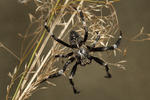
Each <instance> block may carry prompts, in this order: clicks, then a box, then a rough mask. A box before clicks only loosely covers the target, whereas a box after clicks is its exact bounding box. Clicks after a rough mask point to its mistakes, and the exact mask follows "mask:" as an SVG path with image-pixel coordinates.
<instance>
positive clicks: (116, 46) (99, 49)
mask: <svg viewBox="0 0 150 100" xmlns="http://www.w3.org/2000/svg"><path fill="white" fill-rule="evenodd" d="M121 39H122V32H121V31H120V36H119V38H118V40H117V42H116V43H115V44H114V45H112V46H107V47H96V48H93V47H90V46H87V48H88V49H89V50H90V51H107V50H114V49H116V48H118V46H119V45H120V42H121Z"/></svg>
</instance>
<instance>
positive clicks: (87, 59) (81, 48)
mask: <svg viewBox="0 0 150 100" xmlns="http://www.w3.org/2000/svg"><path fill="white" fill-rule="evenodd" d="M79 13H80V18H81V21H82V24H83V28H84V31H85V35H84V38H82V37H81V36H80V35H79V34H78V33H77V32H75V31H73V30H72V31H71V32H70V37H69V40H70V44H68V43H66V42H64V41H62V40H60V39H58V38H57V37H55V35H54V34H52V35H51V36H52V38H53V39H54V40H55V41H57V42H58V43H60V44H62V45H64V46H66V47H68V48H71V49H72V52H69V53H68V54H66V55H62V54H60V55H55V57H62V58H69V59H68V61H67V62H66V63H65V65H64V66H63V69H61V70H59V71H58V72H57V73H55V74H53V75H50V76H49V77H48V78H55V77H58V76H61V75H62V74H63V73H64V72H65V71H66V69H67V67H68V65H69V64H71V63H72V62H73V61H76V63H75V65H74V66H73V67H72V70H71V72H70V76H69V82H70V84H71V85H72V88H73V91H74V93H75V94H78V93H79V91H78V90H77V89H76V88H75V85H74V82H73V77H74V75H75V73H76V70H77V67H78V65H80V66H85V65H87V64H90V63H91V62H92V60H94V61H95V62H97V63H98V64H100V65H102V66H104V67H105V70H106V76H105V78H111V74H110V72H109V67H108V64H107V63H105V62H104V61H103V60H102V59H100V58H98V57H94V56H92V55H90V52H102V51H108V50H114V49H116V48H117V47H118V46H119V44H120V41H121V39H122V32H121V31H120V36H119V38H118V40H117V41H116V43H115V44H114V45H112V46H107V47H94V46H93V47H92V46H88V45H85V43H86V41H87V39H88V28H87V26H86V22H85V19H84V15H83V12H82V11H80V12H79ZM45 29H46V30H47V32H50V29H49V28H48V26H47V23H45ZM48 78H47V79H48ZM47 79H45V80H43V81H42V82H44V81H46V80H47Z"/></svg>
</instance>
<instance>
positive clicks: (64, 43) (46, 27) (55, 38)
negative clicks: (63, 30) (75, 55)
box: [44, 22, 72, 48]
mask: <svg viewBox="0 0 150 100" xmlns="http://www.w3.org/2000/svg"><path fill="white" fill-rule="evenodd" d="M44 27H45V29H46V30H47V32H50V29H49V27H48V26H47V22H45V24H44ZM51 36H52V37H53V39H54V40H56V41H57V42H59V43H60V44H62V45H64V46H66V47H69V48H72V46H71V45H70V44H68V43H66V42H64V41H62V40H60V39H58V38H57V37H55V35H54V34H52V35H51Z"/></svg>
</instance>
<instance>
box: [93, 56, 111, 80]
mask: <svg viewBox="0 0 150 100" xmlns="http://www.w3.org/2000/svg"><path fill="white" fill-rule="evenodd" d="M90 59H91V60H94V61H95V62H97V63H99V64H100V65H103V66H104V67H105V70H106V73H107V75H106V76H105V78H111V74H110V73H109V67H108V64H106V63H105V62H104V61H103V60H101V59H99V58H97V57H94V56H90Z"/></svg>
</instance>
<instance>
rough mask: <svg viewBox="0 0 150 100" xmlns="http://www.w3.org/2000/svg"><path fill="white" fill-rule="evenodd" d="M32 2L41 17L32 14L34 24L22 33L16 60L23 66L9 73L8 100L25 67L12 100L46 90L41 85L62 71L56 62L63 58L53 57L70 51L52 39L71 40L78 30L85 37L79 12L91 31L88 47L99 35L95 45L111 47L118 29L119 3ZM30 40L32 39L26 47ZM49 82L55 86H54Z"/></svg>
mask: <svg viewBox="0 0 150 100" xmlns="http://www.w3.org/2000/svg"><path fill="white" fill-rule="evenodd" d="M29 1H31V0H19V2H21V3H23V4H24V3H27V2H29ZM33 1H34V3H35V4H36V6H37V8H36V9H35V12H36V14H37V13H38V15H37V16H36V15H35V16H34V15H32V14H29V19H30V22H31V24H30V25H29V27H28V28H27V30H26V32H25V34H24V35H22V34H21V33H20V34H19V36H20V37H21V38H23V41H22V47H21V50H22V51H21V58H19V57H18V58H17V59H18V60H19V61H20V64H19V65H18V66H17V67H15V70H14V72H13V73H9V77H10V78H11V83H10V85H8V88H7V96H6V100H9V96H10V91H11V88H12V86H13V84H14V83H15V80H16V78H18V77H17V76H18V75H19V74H20V73H19V71H20V69H21V67H22V66H24V72H21V74H20V75H21V78H20V81H19V83H18V86H17V89H16V91H15V92H14V94H13V96H12V100H25V99H28V98H29V97H30V96H31V95H32V94H33V93H34V92H35V91H37V90H38V89H46V87H43V88H40V87H39V85H40V84H39V83H40V82H41V81H42V80H44V79H46V78H48V76H49V75H52V74H54V73H56V72H57V71H58V69H60V68H59V67H58V66H57V65H56V63H57V62H58V61H60V60H61V59H60V58H59V59H55V58H54V55H56V54H60V53H61V54H66V53H67V51H70V49H68V48H65V47H63V46H62V45H60V44H58V43H57V42H56V41H54V40H53V39H51V38H50V36H51V35H52V34H55V35H56V36H57V37H58V38H60V39H62V40H65V39H66V37H68V34H69V32H70V30H75V31H77V32H79V33H80V35H81V36H83V35H84V29H83V25H82V22H81V20H80V17H79V13H78V11H80V10H82V11H83V14H84V16H85V21H86V23H87V27H88V30H89V40H88V43H87V44H89V45H93V43H94V42H95V41H96V38H97V37H98V36H100V40H99V41H98V42H97V43H96V44H95V46H102V45H103V46H107V45H111V44H112V43H111V40H112V39H114V38H116V33H117V32H118V30H119V24H118V17H117V13H116V10H115V8H114V6H113V4H112V3H114V2H115V1H118V0H112V1H108V0H106V1H99V0H33ZM74 7H75V8H76V9H77V11H76V10H75V9H74ZM45 20H47V23H48V26H49V27H50V33H47V32H46V30H45V29H44V23H45ZM34 25H36V28H34V31H33V30H32V31H31V29H32V28H31V27H32V26H34ZM28 38H32V39H31V41H30V42H29V44H28V45H27V46H26V48H25V47H24V45H23V44H24V43H25V42H26V41H27V40H28ZM47 44H51V47H50V48H47ZM1 47H2V45H1ZM44 50H47V52H46V53H45V52H44ZM12 54H13V53H12ZM30 55H32V56H30ZM100 56H101V55H100ZM15 57H17V56H15ZM27 58H28V59H29V61H28V60H27ZM124 62H125V61H120V62H117V63H115V64H112V63H110V65H114V66H117V67H119V68H121V69H125V68H124V66H123V65H122V63H124ZM22 68H23V67H22ZM66 74H67V73H66ZM47 83H48V84H50V85H52V86H56V85H55V84H54V83H51V82H47Z"/></svg>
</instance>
